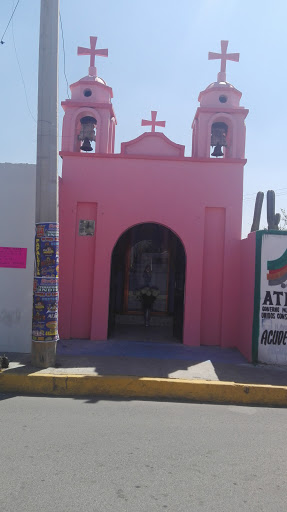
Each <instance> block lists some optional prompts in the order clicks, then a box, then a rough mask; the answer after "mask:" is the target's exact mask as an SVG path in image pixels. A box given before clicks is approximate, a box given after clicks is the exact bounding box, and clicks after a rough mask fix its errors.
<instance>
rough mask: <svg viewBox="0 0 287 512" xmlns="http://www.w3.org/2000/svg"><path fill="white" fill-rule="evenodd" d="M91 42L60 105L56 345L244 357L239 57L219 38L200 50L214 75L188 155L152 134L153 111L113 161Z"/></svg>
mask: <svg viewBox="0 0 287 512" xmlns="http://www.w3.org/2000/svg"><path fill="white" fill-rule="evenodd" d="M96 43H97V38H96V37H91V38H90V48H78V54H79V55H89V56H90V67H89V71H88V75H87V76H85V77H84V78H82V79H80V80H79V81H78V82H76V83H74V84H72V85H71V99H68V100H66V101H63V102H62V106H63V109H64V111H65V115H64V121H63V136H62V150H61V152H60V155H61V157H62V159H63V171H62V178H60V277H59V290H60V301H59V331H60V337H61V339H73V338H74V339H85V340H87V339H89V340H91V343H92V341H93V340H107V339H109V338H112V339H128V340H131V341H132V340H135V341H141V340H150V341H155V342H156V341H163V340H166V341H169V342H174V343H183V344H185V345H190V346H200V345H217V346H220V347H224V348H226V347H237V348H239V350H241V352H242V353H244V355H245V356H246V357H248V358H249V359H250V354H251V343H250V346H249V345H248V344H246V343H247V342H246V341H245V342H244V343H245V344H244V343H243V341H242V339H243V338H244V339H245V340H248V339H251V336H250V330H251V328H252V325H251V324H252V299H253V295H252V293H251V295H250V297H251V298H250V299H246V300H245V301H243V302H244V304H243V305H242V298H243V296H244V295H245V297H248V293H247V294H246V292H248V290H247V288H248V286H247V284H248V283H247V281H246V283H247V284H246V286H245V284H244V283H245V281H244V278H246V275H247V274H248V272H249V274H250V276H251V278H252V272H254V269H253V270H252V269H251V268H248V263H246V265H245V266H244V265H243V266H242V261H243V260H242V258H243V259H244V258H245V260H244V261H245V262H248V260H249V253H250V254H251V253H252V251H254V244H253V245H252V243H251V244H250V243H249V245H246V244H245V245H244V246H243V244H242V242H244V241H242V240H241V223H242V198H243V170H244V165H245V163H246V159H245V118H246V116H247V114H248V110H247V109H245V108H244V107H243V106H241V105H240V99H241V92H240V91H238V90H237V89H236V88H235V87H234V86H233V85H231V84H230V83H229V82H227V80H226V61H227V60H233V61H238V60H239V54H237V53H227V45H228V41H221V53H209V56H208V57H209V59H219V60H220V61H221V68H220V72H219V73H218V77H217V81H215V82H213V83H211V84H210V85H208V87H207V88H206V89H205V90H204V91H202V92H200V94H199V98H198V99H199V106H198V108H197V111H196V113H195V116H194V120H193V123H192V133H193V135H192V149H191V156H185V148H184V146H182V145H181V144H179V143H178V141H176V142H174V141H171V140H170V139H168V138H167V137H166V136H165V135H164V133H162V132H161V131H156V130H159V129H163V128H164V126H165V121H162V120H158V116H157V112H156V111H152V112H151V118H150V119H143V120H142V122H141V124H142V126H144V127H147V130H148V131H146V132H144V133H142V135H140V136H139V137H137V138H135V139H133V140H130V141H128V142H123V143H122V144H121V152H120V153H119V154H115V152H114V141H115V130H116V125H117V121H116V114H115V112H114V109H113V105H112V98H113V91H112V89H111V87H109V86H108V85H107V84H106V83H105V81H104V80H103V79H102V78H100V77H99V76H98V74H97V69H96V67H95V56H102V57H103V56H104V57H107V56H108V50H106V49H104V50H103V49H96ZM175 101H176V99H175ZM160 119H161V117H160ZM244 276H245V277H244ZM248 282H250V283H252V279H249V281H248ZM251 292H252V285H251ZM147 297H152V299H147ZM248 300H250V301H251V302H250V306H251V309H250V311H251V313H250V318H249V320H248V321H245V323H244V322H242V312H243V310H242V308H248ZM147 304H148V306H149V307H147ZM144 305H145V307H143V306H144ZM144 310H145V311H144ZM243 316H244V318H246V315H243ZM247 316H248V315H247ZM246 322H247V323H246ZM248 322H249V323H248ZM244 329H245V335H246V333H247V331H248V329H249V336H245V337H243V336H242V334H243V330H244Z"/></svg>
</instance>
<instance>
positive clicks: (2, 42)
mask: <svg viewBox="0 0 287 512" xmlns="http://www.w3.org/2000/svg"><path fill="white" fill-rule="evenodd" d="M19 2H20V0H18V2H17V4H16V6H15V7H14V9H13V12H12V14H11V16H10V20H9V21H8V24H7V27H6V28H5V30H4V34H3V36H2V37H1V41H0V42H1V44H4V43H5V41H3V39H4V36H5V34H6V32H7V29H8V27H9V25H10V23H11V21H12V18H13V16H14V13H15V11H16V9H17V7H18V4H19Z"/></svg>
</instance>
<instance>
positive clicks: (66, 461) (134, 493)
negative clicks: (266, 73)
mask: <svg viewBox="0 0 287 512" xmlns="http://www.w3.org/2000/svg"><path fill="white" fill-rule="evenodd" d="M286 424H287V411H286V410H285V409H275V408H274V409H272V408H257V407H256V408H255V407H239V406H231V405H204V404H190V403H167V402H152V401H138V400H134V401H128V400H105V399H96V398H95V399H94V398H84V399H82V398H75V399H74V398H55V397H13V396H10V395H1V394H0V435H1V457H0V461H1V467H0V481H1V486H0V503H1V505H0V509H1V512H17V511H21V512H23V511H28V512H34V511H35V512H36V511H37V512H39V511H41V512H52V511H53V512H70V511H85V512H114V511H116V512H151V511H164V510H167V511H169V510H170V511H173V512H174V511H176V512H184V511H193V512H197V511H199V512H212V511H214V512H234V511H236V512H237V511H240V512H259V511H264V512H265V511H266V512H267V511H268V512H275V511H276V512H279V511H283V510H284V509H285V508H286V497H287V492H286V475H287V462H286V452H287V448H286Z"/></svg>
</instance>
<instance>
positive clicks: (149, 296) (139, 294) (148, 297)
mask: <svg viewBox="0 0 287 512" xmlns="http://www.w3.org/2000/svg"><path fill="white" fill-rule="evenodd" d="M159 293H160V292H159V289H158V288H155V287H150V286H144V287H143V288H140V289H139V290H137V291H136V298H137V299H138V300H140V301H141V302H142V305H143V307H144V308H147V307H151V306H152V304H153V303H154V301H155V300H156V298H157V297H158V295H159Z"/></svg>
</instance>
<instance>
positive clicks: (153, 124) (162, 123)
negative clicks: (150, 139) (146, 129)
mask: <svg viewBox="0 0 287 512" xmlns="http://www.w3.org/2000/svg"><path fill="white" fill-rule="evenodd" d="M156 116H157V110H152V111H151V121H148V120H147V119H142V126H151V131H152V132H155V127H156V126H163V127H164V126H165V121H156Z"/></svg>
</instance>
